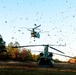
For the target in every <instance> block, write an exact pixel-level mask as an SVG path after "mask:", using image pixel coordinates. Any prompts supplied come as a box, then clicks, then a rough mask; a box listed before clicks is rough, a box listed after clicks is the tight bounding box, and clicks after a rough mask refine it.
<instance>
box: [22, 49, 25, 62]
mask: <svg viewBox="0 0 76 75" xmlns="http://www.w3.org/2000/svg"><path fill="white" fill-rule="evenodd" d="M25 58H26V49H25V48H23V49H22V51H21V59H22V61H24V60H25Z"/></svg>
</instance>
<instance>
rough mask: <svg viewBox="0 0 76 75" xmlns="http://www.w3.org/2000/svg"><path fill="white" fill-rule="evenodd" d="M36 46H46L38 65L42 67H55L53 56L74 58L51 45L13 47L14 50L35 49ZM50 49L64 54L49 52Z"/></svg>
mask: <svg viewBox="0 0 76 75" xmlns="http://www.w3.org/2000/svg"><path fill="white" fill-rule="evenodd" d="M35 46H44V52H40V55H39V59H38V61H37V64H38V65H39V66H41V67H54V60H53V54H57V55H61V56H65V57H70V58H73V57H71V56H67V55H64V54H65V53H64V52H62V51H60V50H58V49H56V48H54V47H52V46H51V45H49V44H47V45H44V44H42V45H26V46H15V47H12V48H22V47H35ZM49 48H51V49H53V50H56V51H58V52H60V53H62V54H58V53H52V52H48V50H49Z"/></svg>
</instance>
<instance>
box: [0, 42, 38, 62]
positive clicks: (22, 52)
mask: <svg viewBox="0 0 76 75" xmlns="http://www.w3.org/2000/svg"><path fill="white" fill-rule="evenodd" d="M19 45H20V44H19V43H18V42H17V41H15V43H13V42H10V43H9V44H8V46H6V49H7V52H2V53H0V60H3V61H6V60H7V61H9V60H13V61H37V59H38V57H39V55H35V54H34V55H33V54H32V52H31V50H30V49H26V48H12V47H13V46H19Z"/></svg>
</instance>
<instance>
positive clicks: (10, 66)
mask: <svg viewBox="0 0 76 75" xmlns="http://www.w3.org/2000/svg"><path fill="white" fill-rule="evenodd" d="M0 75H76V64H67V63H56V64H55V67H54V68H42V67H39V66H37V65H36V64H35V63H21V62H20V63H17V62H16V63H14V62H13V63H9V62H7V63H6V62H2V63H0Z"/></svg>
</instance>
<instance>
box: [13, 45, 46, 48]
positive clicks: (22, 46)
mask: <svg viewBox="0 0 76 75" xmlns="http://www.w3.org/2000/svg"><path fill="white" fill-rule="evenodd" d="M34 46H45V45H26V46H14V47H12V48H21V47H34Z"/></svg>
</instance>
